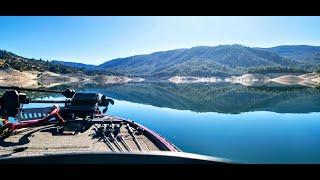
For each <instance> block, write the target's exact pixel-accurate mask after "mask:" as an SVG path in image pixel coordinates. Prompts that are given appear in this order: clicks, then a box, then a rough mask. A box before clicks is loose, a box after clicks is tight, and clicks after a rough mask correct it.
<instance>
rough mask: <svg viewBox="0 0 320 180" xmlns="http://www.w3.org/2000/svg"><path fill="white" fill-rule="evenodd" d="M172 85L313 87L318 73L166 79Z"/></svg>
mask: <svg viewBox="0 0 320 180" xmlns="http://www.w3.org/2000/svg"><path fill="white" fill-rule="evenodd" d="M168 80H169V81H170V82H172V83H197V82H203V83H216V82H229V83H232V84H242V85H244V86H257V85H264V84H267V83H270V82H276V83H279V84H283V85H295V84H299V85H303V86H309V87H315V86H319V85H320V74H319V73H307V74H300V75H297V74H278V75H277V76H275V74H272V75H270V76H269V74H258V73H257V74H244V75H242V76H231V77H227V78H224V79H220V78H218V77H207V78H200V77H191V76H174V77H171V78H169V79H168Z"/></svg>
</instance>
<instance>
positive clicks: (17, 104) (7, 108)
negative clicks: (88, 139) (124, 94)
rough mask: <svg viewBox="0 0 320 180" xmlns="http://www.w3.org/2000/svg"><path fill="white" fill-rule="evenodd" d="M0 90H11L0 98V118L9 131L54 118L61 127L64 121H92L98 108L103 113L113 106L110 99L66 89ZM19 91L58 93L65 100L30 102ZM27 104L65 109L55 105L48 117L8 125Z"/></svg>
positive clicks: (98, 112) (98, 111)
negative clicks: (81, 119)
mask: <svg viewBox="0 0 320 180" xmlns="http://www.w3.org/2000/svg"><path fill="white" fill-rule="evenodd" d="M0 89H13V90H9V91H6V92H5V93H4V94H3V96H2V97H1V98H0V117H1V120H2V123H3V124H4V126H6V127H7V128H9V129H12V130H14V129H19V128H25V127H30V126H34V125H39V124H41V123H44V122H46V121H48V120H50V119H52V118H53V117H55V118H56V119H57V120H58V121H59V123H60V124H61V125H63V124H64V122H65V121H64V119H66V118H68V119H70V118H71V119H75V118H83V119H86V118H87V117H90V118H91V119H93V118H94V117H95V115H101V112H100V110H99V106H104V107H105V108H104V109H103V113H105V112H106V111H107V109H108V105H109V104H110V103H111V104H112V105H113V104H114V101H113V100H112V99H109V98H107V97H106V96H105V95H102V94H100V93H76V92H75V91H74V90H73V89H66V90H64V91H54V90H42V89H28V88H19V87H5V86H0ZM20 90H25V91H37V92H49V93H60V94H62V95H64V96H65V97H66V98H68V99H66V100H63V101H44V100H32V99H30V98H27V96H26V94H24V93H20V92H19V91H20ZM29 103H65V107H64V108H62V109H60V108H59V107H58V106H57V105H54V106H53V108H52V110H51V111H50V112H49V113H48V115H47V116H46V117H44V118H41V119H35V120H28V121H24V122H20V123H18V124H12V123H9V121H8V118H9V117H16V116H17V115H18V114H19V112H21V111H23V110H22V106H23V104H29Z"/></svg>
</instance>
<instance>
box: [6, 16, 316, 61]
mask: <svg viewBox="0 0 320 180" xmlns="http://www.w3.org/2000/svg"><path fill="white" fill-rule="evenodd" d="M318 22H320V17H284V16H281V17H274V16H273V17H245V16H241V17H190V16H189V17H18V16H17V17H0V23H1V24H2V25H3V26H2V28H1V29H0V49H5V50H7V51H10V52H13V53H16V54H18V55H21V56H24V57H28V58H36V59H39V58H42V59H45V60H47V59H48V60H62V61H69V62H79V63H86V64H94V65H98V64H101V63H103V62H105V61H108V60H112V59H116V58H124V57H129V56H134V55H142V54H151V53H153V52H158V51H167V50H173V49H183V48H191V47H196V46H218V45H231V44H241V45H244V46H249V47H262V48H265V47H274V46H280V45H311V46H319V45H320V33H318V32H320V25H319V23H318Z"/></svg>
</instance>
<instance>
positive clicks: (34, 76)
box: [0, 68, 144, 88]
mask: <svg viewBox="0 0 320 180" xmlns="http://www.w3.org/2000/svg"><path fill="white" fill-rule="evenodd" d="M141 81H144V79H142V78H133V77H130V78H129V77H126V76H105V75H96V76H86V75H83V74H64V75H62V74H57V73H53V72H38V71H24V72H20V71H17V70H14V69H11V68H6V69H0V85H1V86H19V87H33V88H37V87H54V86H58V85H61V84H82V83H99V84H115V83H128V82H141Z"/></svg>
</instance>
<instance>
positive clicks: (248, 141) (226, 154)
mask: <svg viewBox="0 0 320 180" xmlns="http://www.w3.org/2000/svg"><path fill="white" fill-rule="evenodd" d="M60 88H64V87H60ZM77 90H78V91H82V92H100V93H103V94H106V95H107V96H109V97H111V98H114V99H115V105H113V106H110V107H109V111H108V112H107V113H108V114H111V115H115V116H120V117H124V118H128V119H131V120H134V121H136V122H138V123H141V124H143V125H145V126H147V127H148V128H150V129H152V130H154V131H156V132H158V133H159V134H161V135H162V136H164V137H165V138H166V139H168V140H170V141H171V142H173V143H174V144H175V145H177V146H178V147H179V148H180V149H181V150H183V151H185V152H192V153H198V154H203V155H210V156H216V157H222V158H227V159H230V160H233V161H236V162H243V163H320V90H319V88H308V87H302V86H290V87H287V86H280V85H270V86H263V87H245V86H242V85H231V84H180V85H176V84H172V83H135V84H126V85H109V86H98V85H93V84H88V85H84V86H82V87H78V88H77ZM31 106H32V105H31ZM29 107H30V105H29Z"/></svg>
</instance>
